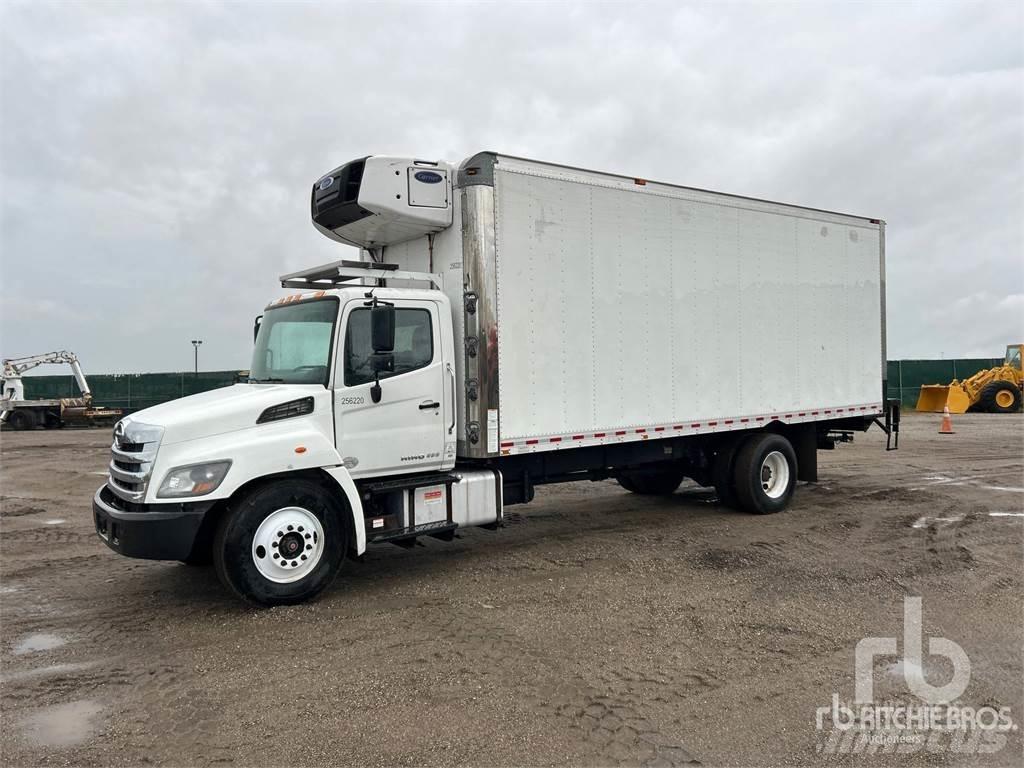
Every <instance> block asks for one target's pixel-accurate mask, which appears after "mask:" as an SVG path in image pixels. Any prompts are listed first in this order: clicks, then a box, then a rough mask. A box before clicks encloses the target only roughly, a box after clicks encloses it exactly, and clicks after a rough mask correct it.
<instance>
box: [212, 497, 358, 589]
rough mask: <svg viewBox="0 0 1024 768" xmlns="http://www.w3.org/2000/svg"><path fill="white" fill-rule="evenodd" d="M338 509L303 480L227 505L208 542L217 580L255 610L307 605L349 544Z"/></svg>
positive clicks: (333, 501)
mask: <svg viewBox="0 0 1024 768" xmlns="http://www.w3.org/2000/svg"><path fill="white" fill-rule="evenodd" d="M343 512H344V510H343V508H342V505H341V504H340V503H338V501H337V499H336V498H335V497H334V496H332V495H331V494H330V493H328V492H327V490H326V489H324V488H323V487H321V486H320V485H317V484H316V483H314V482H311V481H309V480H279V481H277V482H274V483H271V484H269V485H264V486H261V487H258V488H256V489H254V490H252V491H250V492H249V493H248V494H246V495H245V496H243V497H242V498H240V499H239V500H238V501H237V502H235V503H233V504H232V505H231V507H230V508H229V509H228V510H227V512H226V513H225V516H224V519H223V520H221V522H220V525H219V527H218V529H217V534H216V536H215V537H214V542H213V564H214V566H215V567H216V569H217V575H218V576H219V577H220V580H221V581H222V582H223V583H224V585H225V586H227V587H228V588H229V589H230V590H231V591H233V592H234V593H235V594H237V595H238V596H239V597H241V598H243V599H245V600H249V601H251V602H254V603H259V604H260V605H289V604H293V603H301V602H303V601H305V600H309V599H311V598H313V597H315V596H316V595H317V594H319V593H320V592H321V591H323V590H324V589H325V588H326V587H327V586H329V585H330V583H331V582H332V581H334V578H335V577H336V576H337V575H338V571H339V570H340V569H341V564H342V562H343V561H344V559H345V552H346V551H347V550H348V545H349V531H350V527H349V525H348V522H347V519H346V518H345V516H344V514H343Z"/></svg>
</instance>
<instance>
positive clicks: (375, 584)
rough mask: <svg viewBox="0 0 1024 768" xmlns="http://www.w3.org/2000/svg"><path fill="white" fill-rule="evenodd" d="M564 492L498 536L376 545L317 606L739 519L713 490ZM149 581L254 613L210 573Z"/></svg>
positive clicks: (160, 588)
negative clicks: (555, 552)
mask: <svg viewBox="0 0 1024 768" xmlns="http://www.w3.org/2000/svg"><path fill="white" fill-rule="evenodd" d="M569 488H571V487H569ZM566 490H567V488H566V487H563V488H560V489H558V490H556V491H553V490H551V489H538V497H537V500H536V501H535V502H534V503H533V504H531V505H528V506H523V507H509V508H507V509H506V510H505V519H504V526H503V527H502V528H500V529H498V530H495V531H492V530H486V529H482V528H468V529H465V530H462V531H459V532H458V534H457V536H456V538H455V539H454V540H452V541H438V540H436V539H432V538H430V537H423V538H422V539H421V540H419V541H418V542H417V544H416V545H415V546H413V547H412V548H409V549H405V548H402V547H398V546H394V545H371V546H370V547H369V548H368V549H367V551H366V552H365V553H364V555H363V556H362V557H360V558H358V559H356V560H349V561H348V562H346V563H345V565H344V567H343V568H342V572H341V574H340V575H339V577H338V579H337V580H336V581H335V582H334V584H332V585H331V586H330V587H328V588H327V590H325V591H324V593H323V594H322V595H321V596H320V597H318V598H317V600H316V602H318V603H320V604H323V603H325V602H326V603H339V602H343V601H345V600H349V601H353V600H361V599H366V600H376V599H379V598H380V597H381V595H382V593H384V592H388V593H393V592H395V591H399V592H401V591H403V590H406V589H407V588H411V587H416V586H422V585H423V584H424V583H425V582H435V583H436V582H437V581H438V580H443V579H444V578H445V574H446V573H449V572H453V571H458V570H459V569H461V568H474V569H476V568H483V569H485V570H487V571H490V572H493V573H494V574H495V575H496V578H497V577H500V574H501V572H502V570H503V568H507V569H514V570H521V569H522V567H523V566H522V565H521V564H518V561H521V560H522V559H524V558H526V559H529V558H530V557H531V556H533V555H536V556H537V557H538V558H539V559H542V560H545V561H548V560H550V557H549V556H550V554H551V553H550V549H551V547H552V543H553V542H555V543H556V545H557V546H558V547H559V549H560V550H561V549H562V547H561V545H562V544H563V543H564V551H565V552H566V553H568V552H570V551H571V550H572V548H573V546H574V544H573V542H579V541H580V540H581V539H582V540H584V541H585V542H586V543H587V544H589V545H593V544H594V543H595V542H596V541H597V540H599V539H602V538H605V537H607V538H608V539H609V540H611V541H612V542H614V541H615V540H636V539H640V538H642V539H649V538H650V537H651V536H655V535H657V536H667V537H670V538H677V537H686V532H687V531H688V530H690V529H692V527H693V526H694V525H698V526H701V527H702V528H706V526H707V524H708V523H709V522H714V521H716V520H723V521H725V520H728V519H735V518H736V516H737V515H741V514H742V513H739V512H736V511H734V510H731V509H728V508H727V507H724V506H723V505H722V504H721V503H720V502H719V501H718V499H717V497H716V495H715V492H714V489H706V488H700V487H687V488H683V489H680V490H679V491H677V492H676V493H675V494H673V495H671V496H635V495H633V494H630V493H626V492H621V491H618V489H615V490H612V489H609V491H608V492H607V493H600V495H595V494H594V493H593V491H590V492H589V493H588V492H586V491H584V492H583V493H576V492H574V491H570V492H569V493H566ZM545 497H547V498H545ZM519 509H522V510H523V511H522V512H519V511H518V510H519ZM506 561H510V562H506ZM511 561H516V562H511ZM148 578H149V579H151V580H152V582H151V583H150V584H149V587H150V589H153V590H155V594H154V597H155V598H156V597H157V596H159V595H162V594H167V596H168V597H169V598H170V599H171V601H173V602H177V601H179V600H182V601H186V602H187V603H188V604H190V605H191V606H193V607H195V606H196V605H197V604H199V605H205V606H206V607H207V608H208V609H215V610H219V609H223V610H224V612H225V613H245V612H249V611H251V610H252V607H251V606H247V605H245V604H243V603H242V602H240V601H238V600H237V599H235V598H234V596H233V595H230V594H229V593H228V591H227V590H226V589H225V588H224V587H223V586H222V585H221V584H220V582H219V580H218V579H217V575H216V573H215V571H214V569H213V568H212V567H210V568H195V567H185V566H181V567H171V568H162V569H160V570H156V571H152V572H150V573H149V574H148ZM275 610H292V609H291V608H289V607H284V608H278V609H275Z"/></svg>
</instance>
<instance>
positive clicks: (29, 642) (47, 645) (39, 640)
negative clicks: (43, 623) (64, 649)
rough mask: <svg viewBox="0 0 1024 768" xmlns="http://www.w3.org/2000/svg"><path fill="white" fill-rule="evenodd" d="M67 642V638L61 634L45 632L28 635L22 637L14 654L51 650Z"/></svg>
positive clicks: (15, 647)
mask: <svg viewBox="0 0 1024 768" xmlns="http://www.w3.org/2000/svg"><path fill="white" fill-rule="evenodd" d="M66 642H67V640H65V639H64V638H63V637H60V636H59V635H50V634H47V633H45V632H40V633H37V634H34V635H27V636H25V637H23V638H21V640H20V642H18V644H17V645H15V646H14V655H15V656H20V655H22V654H23V653H33V652H35V651H50V650H53V649H54V648H60V647H61V646H62V645H64V644H65V643H66Z"/></svg>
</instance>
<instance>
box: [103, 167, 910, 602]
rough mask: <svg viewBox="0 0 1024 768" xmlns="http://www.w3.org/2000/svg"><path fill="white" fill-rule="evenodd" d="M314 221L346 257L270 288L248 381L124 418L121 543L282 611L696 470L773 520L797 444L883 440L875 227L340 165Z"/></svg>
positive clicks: (117, 542)
mask: <svg viewBox="0 0 1024 768" xmlns="http://www.w3.org/2000/svg"><path fill="white" fill-rule="evenodd" d="M311 206H312V217H313V222H314V224H315V226H316V227H317V228H318V229H319V230H320V231H321V232H322V233H324V234H325V235H327V236H328V237H331V238H332V239H335V240H338V241H340V242H343V243H347V244H350V245H355V246H357V247H359V248H360V249H361V251H362V253H361V258H360V260H359V261H344V260H342V261H338V262H335V263H332V264H328V265H324V266H321V267H315V268H313V269H309V270H303V271H301V272H298V273H293V274H290V275H284V276H283V277H282V278H281V283H282V286H284V287H287V288H292V289H297V290H298V291H300V293H297V294H293V295H291V296H288V297H286V298H284V299H279V300H277V301H275V302H273V303H272V304H271V305H270V306H268V307H267V309H266V311H265V313H264V315H263V316H262V324H261V325H259V328H258V333H257V336H256V349H255V353H254V358H253V365H252V378H251V380H250V382H249V383H248V384H245V385H238V386H235V387H233V388H230V389H226V390H218V391H216V392H208V393H204V394H202V395H197V396H194V397H192V398H185V399H183V400H178V401H174V402H172V403H167V404H165V405H161V406H157V407H156V408H151V409H148V410H146V411H142V412H140V413H137V414H134V415H133V416H132V417H130V418H128V419H124V420H122V421H121V422H120V424H119V425H118V431H116V432H115V446H114V449H113V454H114V455H113V460H112V462H111V470H110V479H109V481H108V483H107V484H106V485H105V486H104V487H103V488H101V489H100V490H99V491H98V492H97V494H96V497H95V499H94V511H95V514H96V522H97V530H98V531H99V533H100V535H101V536H102V537H103V538H104V539H105V540H106V541H107V543H108V544H109V545H110V546H111V547H113V548H114V549H116V550H117V551H120V552H121V553H123V554H127V555H132V556H138V557H157V558H170V559H185V560H201V559H203V558H205V557H208V556H211V555H212V557H213V559H214V561H215V562H216V563H217V565H218V572H219V573H220V575H221V577H222V579H223V580H224V582H225V583H226V584H227V585H228V586H229V587H231V588H232V589H233V590H234V591H236V592H237V593H238V594H240V595H242V596H243V597H246V598H250V599H253V600H256V601H257V602H261V603H268V604H271V603H281V602H295V601H298V600H302V599H306V598H308V597H310V596H312V595H313V594H315V593H316V592H318V591H319V590H320V589H322V588H323V587H324V586H325V585H326V584H327V583H328V582H329V581H330V579H331V578H333V576H334V575H335V574H336V573H337V571H338V569H339V568H340V565H341V562H342V560H343V559H344V556H345V554H346V552H349V553H351V554H356V555H358V554H360V553H362V551H363V550H364V549H365V547H366V546H367V544H370V543H375V542H392V543H398V544H403V545H408V544H411V543H412V542H414V541H415V540H416V538H417V537H419V536H423V535H431V536H435V537H439V538H444V537H450V536H451V535H453V533H454V531H456V530H457V529H458V528H460V527H464V526H469V525H488V526H498V525H500V523H501V519H502V510H503V508H504V507H505V506H507V505H510V504H516V503H523V502H528V501H530V500H531V499H532V498H533V492H534V487H535V486H536V485H538V484H542V483H553V482H567V481H572V480H595V479H601V478H607V477H612V478H616V479H617V480H618V481H619V482H620V484H621V485H622V486H623V487H625V488H627V489H628V490H630V491H633V492H636V493H657V494H669V493H672V492H673V491H674V490H675V489H676V488H677V487H678V486H679V484H680V482H681V481H682V480H683V479H684V478H685V477H689V478H692V479H694V480H696V481H697V482H698V483H700V484H702V485H707V486H714V487H715V488H716V489H717V492H718V495H719V498H720V499H721V500H722V501H723V503H725V504H726V505H729V506H734V507H737V508H740V509H743V510H745V511H748V512H755V513H765V512H775V511H779V510H781V509H783V508H784V507H785V506H786V505H787V504H788V503H789V500H790V498H791V496H792V494H793V491H794V488H795V486H796V481H797V480H798V479H801V480H807V481H814V480H815V479H816V478H817V459H816V452H817V450H818V449H821V448H832V447H834V445H835V443H836V442H837V441H843V440H849V439H851V436H852V433H853V432H854V431H857V430H861V431H862V430H865V429H867V428H868V426H869V425H870V424H872V423H879V424H880V425H881V426H883V428H884V429H886V431H888V432H890V434H894V433H895V432H896V430H897V429H898V411H897V410H896V409H895V406H888V405H887V404H886V401H885V398H884V392H885V381H884V377H885V323H884V313H885V302H884V295H885V280H884V224H883V222H881V221H880V220H878V219H869V218H862V217H857V216H849V215H845V214H838V213H832V212H828V211H822V210H817V209H812V208H805V207H800V206H792V205H784V204H781V203H773V202H769V201H764V200H755V199H751V198H744V197H737V196H733V195H723V194H719V193H715V192H708V191H704V190H698V189H691V188H687V187H679V186H673V185H669V184H662V183H657V182H653V181H648V180H645V179H638V178H632V177H623V176H616V175H612V174H605V173H598V172H594V171H586V170H581V169H577V168H568V167H564V166H558V165H553V164H549V163H540V162H535V161H531V160H524V159H522V158H515V157H508V156H504V155H498V154H494V153H482V154H478V155H474V156H472V157H470V158H469V159H468V160H466V161H464V162H462V163H461V164H459V165H453V164H448V163H444V162H433V161H429V162H428V161H423V160H416V159H413V158H395V157H373V156H371V157H367V158H363V159H361V160H356V161H353V162H351V163H348V164H346V165H343V166H341V167H339V168H337V169H335V170H334V171H332V172H331V173H329V174H327V175H326V176H324V177H322V178H321V179H320V180H319V181H318V182H317V183H316V184H315V185H314V187H313V192H312V201H311ZM882 416H884V417H885V422H884V423H882V422H881V421H879V418H880V417H882ZM153 512H160V513H161V514H160V515H153V514H152V513H153Z"/></svg>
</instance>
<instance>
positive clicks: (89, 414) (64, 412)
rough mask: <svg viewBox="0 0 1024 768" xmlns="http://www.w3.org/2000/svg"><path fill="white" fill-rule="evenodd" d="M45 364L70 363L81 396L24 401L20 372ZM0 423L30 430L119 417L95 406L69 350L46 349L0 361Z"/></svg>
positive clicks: (83, 375) (79, 367)
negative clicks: (0, 376) (0, 382)
mask: <svg viewBox="0 0 1024 768" xmlns="http://www.w3.org/2000/svg"><path fill="white" fill-rule="evenodd" d="M47 363H67V364H68V365H70V366H71V372H72V374H74V377H75V382H76V383H77V384H78V389H79V391H81V393H82V396H81V397H65V398H53V399H49V400H26V399H25V386H24V384H22V381H21V374H23V373H25V372H26V371H30V370H32V369H33V368H35V367H37V366H40V365H45V364H47ZM0 392H2V395H0V422H2V423H4V424H6V425H7V426H9V427H10V428H11V429H18V430H21V429H34V428H35V427H38V426H42V427H45V428H46V429H57V428H60V427H63V426H64V425H65V424H69V423H80V424H88V425H94V424H101V423H111V422H113V421H114V420H116V419H118V418H120V417H121V415H122V414H123V411H121V410H120V409H117V408H95V407H93V404H92V391H91V390H90V389H89V382H87V381H86V380H85V374H84V373H82V366H81V365H80V364H79V362H78V358H77V357H76V356H75V354H74V353H73V352H67V351H64V350H62V351H60V352H47V353H46V354H42V355H32V356H31V357H17V358H11V359H6V360H4V361H3V388H2V390H0Z"/></svg>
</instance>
